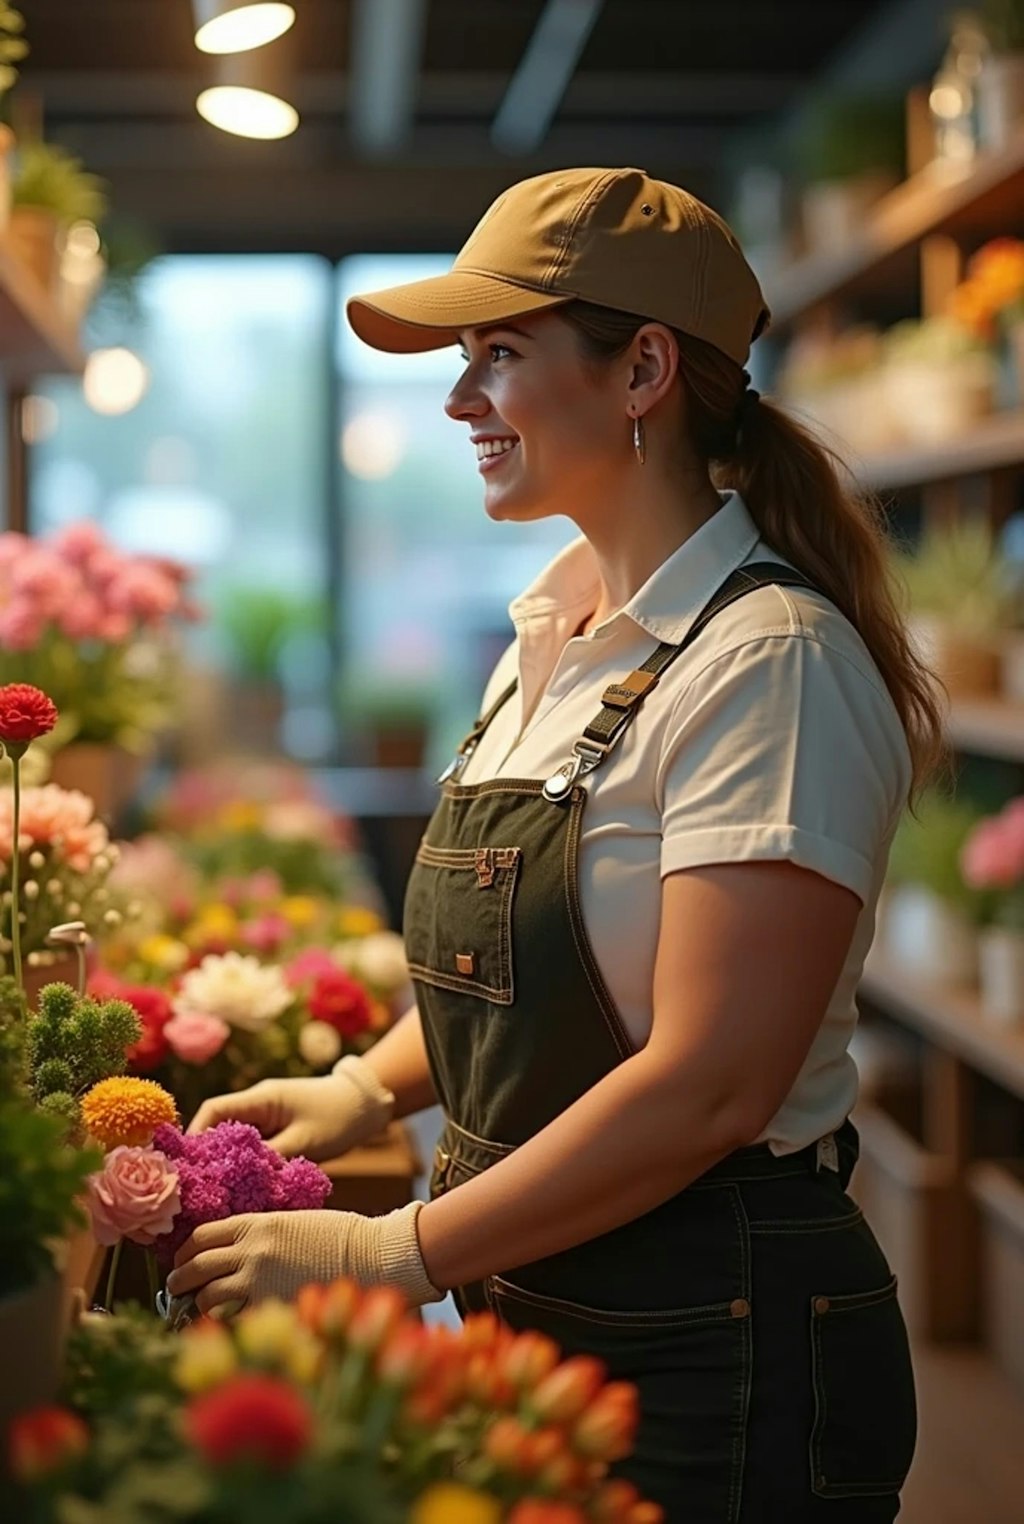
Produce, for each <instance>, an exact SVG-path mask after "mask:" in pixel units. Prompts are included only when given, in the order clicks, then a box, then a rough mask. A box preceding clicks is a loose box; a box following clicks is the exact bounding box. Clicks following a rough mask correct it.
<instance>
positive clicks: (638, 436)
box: [633, 413, 647, 465]
mask: <svg viewBox="0 0 1024 1524" xmlns="http://www.w3.org/2000/svg"><path fill="white" fill-rule="evenodd" d="M633 449H634V450H635V451H636V458H637V460H638V461H639V462H640V464H641V465H643V463H644V461H645V460H646V459H647V442H646V440H645V439H644V421H643V419H642V418H641V417H640V415H639V413H638V414H637V415H636V417H635V418H634V419H633Z"/></svg>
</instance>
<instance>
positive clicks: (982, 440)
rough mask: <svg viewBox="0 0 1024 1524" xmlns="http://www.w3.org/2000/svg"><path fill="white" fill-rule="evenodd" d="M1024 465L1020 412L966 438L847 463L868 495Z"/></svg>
mask: <svg viewBox="0 0 1024 1524" xmlns="http://www.w3.org/2000/svg"><path fill="white" fill-rule="evenodd" d="M1008 466H1024V412H1022V411H1017V410H1014V411H1013V412H1006V413H993V414H992V416H991V417H990V418H983V419H981V420H980V421H979V422H978V423H977V424H976V425H975V426H974V427H973V428H972V429H971V431H970V433H968V434H961V435H954V437H953V438H952V439H948V440H943V441H942V442H941V443H939V444H929V445H907V446H902V447H900V448H899V449H893V450H885V451H882V452H879V453H878V454H876V455H865V456H862V457H861V458H860V460H859V461H858V460H857V458H856V457H853V459H852V460H851V467H852V469H853V471H854V474H855V476H856V480H857V481H858V482H859V483H860V485H861V486H863V487H867V488H869V489H870V491H872V492H879V491H882V490H884V489H886V488H889V489H893V488H897V487H916V486H921V485H923V484H924V483H926V482H938V481H946V480H949V479H950V478H951V477H955V476H970V475H972V474H974V473H975V472H979V471H996V470H1000V469H1004V468H1006V467H1008Z"/></svg>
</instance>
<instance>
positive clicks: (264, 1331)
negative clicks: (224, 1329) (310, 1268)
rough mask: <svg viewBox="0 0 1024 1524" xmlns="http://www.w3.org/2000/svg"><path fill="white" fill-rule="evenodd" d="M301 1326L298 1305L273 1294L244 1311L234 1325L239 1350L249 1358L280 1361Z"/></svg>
mask: <svg viewBox="0 0 1024 1524" xmlns="http://www.w3.org/2000/svg"><path fill="white" fill-rule="evenodd" d="M299 1327H300V1324H299V1315H298V1313H297V1312H296V1311H295V1308H294V1307H293V1306H290V1305H289V1303H287V1302H281V1301H279V1300H277V1298H275V1297H271V1298H270V1299H269V1300H268V1301H266V1302H260V1303H259V1304H258V1306H256V1307H253V1308H252V1310H251V1311H246V1312H243V1314H242V1316H241V1317H240V1318H239V1319H238V1322H237V1323H236V1324H235V1335H236V1337H237V1339H238V1347H239V1349H240V1350H241V1351H242V1354H243V1355H248V1357H249V1359H250V1360H280V1359H281V1358H282V1357H283V1356H284V1355H285V1353H286V1352H287V1349H288V1345H289V1344H290V1343H291V1341H292V1340H293V1339H294V1338H295V1335H296V1332H297V1331H298V1329H299Z"/></svg>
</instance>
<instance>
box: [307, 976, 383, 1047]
mask: <svg viewBox="0 0 1024 1524" xmlns="http://www.w3.org/2000/svg"><path fill="white" fill-rule="evenodd" d="M309 1014H310V1015H311V1016H312V1017H313V1018H314V1019H315V1020H316V1021H326V1022H327V1024H328V1026H332V1027H334V1029H335V1031H337V1032H340V1033H341V1035H342V1037H361V1036H362V1034H363V1033H364V1032H368V1031H369V1029H370V1026H371V1024H372V1021H373V1006H372V1004H371V1002H370V997H369V995H368V994H367V992H366V990H365V989H364V988H363V986H362V985H361V984H360V983H359V982H358V980H356V979H353V978H352V975H351V974H347V973H346V972H345V970H344V969H343V968H336V969H325V970H324V972H323V973H322V974H318V975H317V977H316V979H315V981H314V983H313V988H312V990H311V991H310V995H309Z"/></svg>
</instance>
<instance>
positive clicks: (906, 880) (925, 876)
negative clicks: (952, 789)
mask: <svg viewBox="0 0 1024 1524" xmlns="http://www.w3.org/2000/svg"><path fill="white" fill-rule="evenodd" d="M982 813H983V812H982V811H981V810H980V809H979V808H978V807H977V806H976V805H974V804H972V803H970V802H969V801H968V800H966V799H957V798H955V797H953V796H951V795H950V794H948V793H946V792H944V791H943V790H941V789H938V788H933V789H930V790H927V791H926V792H925V793H924V794H923V795H922V796H921V799H920V800H919V802H918V805H917V810H916V817H915V815H912V814H911V813H910V811H909V810H908V811H907V813H906V814H905V815H904V816H903V818H902V820H901V821H900V823H899V826H898V828H897V831H896V835H895V838H894V840H893V844H892V848H891V851H890V854H889V872H888V879H889V882H890V883H891V884H894V885H903V884H913V885H917V886H919V887H921V888H925V889H930V890H931V891H932V893H933V894H937V895H938V896H939V897H940V899H943V900H947V901H948V902H949V903H950V904H953V905H956V906H958V907H959V908H960V909H961V910H964V911H966V912H967V913H968V914H969V915H970V916H971V918H972V919H974V920H980V919H982V917H983V915H984V912H985V896H984V895H981V894H979V893H978V892H977V891H976V890H973V889H970V888H968V886H967V885H966V884H965V883H964V881H963V878H962V877H961V873H960V854H961V852H962V850H963V846H964V842H965V841H966V840H967V837H968V836H969V835H970V833H971V831H972V830H973V829H974V827H975V826H976V825H977V823H978V821H979V820H980V819H981V817H982Z"/></svg>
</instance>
